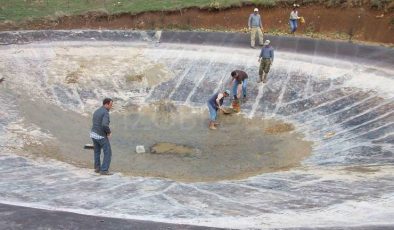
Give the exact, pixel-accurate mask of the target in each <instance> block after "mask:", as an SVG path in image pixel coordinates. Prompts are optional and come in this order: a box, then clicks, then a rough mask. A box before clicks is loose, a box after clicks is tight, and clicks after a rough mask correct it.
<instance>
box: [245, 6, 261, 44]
mask: <svg viewBox="0 0 394 230" xmlns="http://www.w3.org/2000/svg"><path fill="white" fill-rule="evenodd" d="M248 27H249V30H250V47H252V48H254V44H255V40H256V33H257V34H258V36H259V44H260V45H263V24H262V23H261V17H260V14H259V9H257V8H254V11H253V14H250V16H249V21H248Z"/></svg>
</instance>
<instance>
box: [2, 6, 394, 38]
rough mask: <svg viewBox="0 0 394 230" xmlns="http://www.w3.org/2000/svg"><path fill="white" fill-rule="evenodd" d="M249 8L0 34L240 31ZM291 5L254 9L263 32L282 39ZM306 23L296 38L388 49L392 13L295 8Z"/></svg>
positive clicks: (90, 18)
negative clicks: (95, 30)
mask: <svg viewBox="0 0 394 230" xmlns="http://www.w3.org/2000/svg"><path fill="white" fill-rule="evenodd" d="M253 8H254V6H243V7H234V8H229V9H221V10H209V9H197V8H189V9H182V10H178V11H171V12H146V13H141V14H137V15H130V14H118V15H107V14H106V13H103V12H101V13H98V12H96V13H95V12H91V13H87V14H85V15H75V16H64V17H61V18H57V19H45V20H36V21H30V22H24V23H20V24H15V23H10V22H8V23H0V30H18V29H182V30H195V29H202V30H220V31H244V32H246V31H247V30H246V28H247V20H248V17H249V14H250V13H251V12H252V11H253ZM290 11H291V6H280V7H274V8H260V14H261V15H262V19H263V25H264V30H265V32H266V33H269V34H287V33H288V31H289V25H288V18H289V14H290ZM298 11H299V16H303V17H304V18H305V20H306V22H305V24H301V25H300V27H299V29H298V31H297V32H296V34H297V35H301V36H310V37H317V38H328V39H341V40H352V41H353V40H356V41H364V42H376V43H385V44H388V45H392V44H394V11H393V9H391V8H388V9H385V10H377V9H371V8H370V7H369V6H359V7H346V8H341V7H335V8H327V7H326V6H319V5H307V6H301V7H300V8H299V10H298Z"/></svg>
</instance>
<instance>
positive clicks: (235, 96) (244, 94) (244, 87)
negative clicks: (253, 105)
mask: <svg viewBox="0 0 394 230" xmlns="http://www.w3.org/2000/svg"><path fill="white" fill-rule="evenodd" d="M247 83H248V80H247V79H244V80H243V81H242V94H243V96H244V97H246V84H247ZM238 85H239V82H238V80H234V83H233V96H234V99H237V91H238Z"/></svg>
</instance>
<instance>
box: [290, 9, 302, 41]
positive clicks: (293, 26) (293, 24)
mask: <svg viewBox="0 0 394 230" xmlns="http://www.w3.org/2000/svg"><path fill="white" fill-rule="evenodd" d="M299 6H300V5H297V4H294V5H293V10H292V11H291V12H290V19H289V24H290V33H292V34H294V32H296V30H297V28H298V22H297V21H298V20H299V19H300V18H301V17H298V11H297V8H298V7H299Z"/></svg>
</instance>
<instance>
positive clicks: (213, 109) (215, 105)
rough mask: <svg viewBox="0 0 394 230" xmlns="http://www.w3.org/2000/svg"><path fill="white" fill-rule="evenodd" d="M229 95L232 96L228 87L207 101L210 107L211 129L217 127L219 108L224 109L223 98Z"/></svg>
mask: <svg viewBox="0 0 394 230" xmlns="http://www.w3.org/2000/svg"><path fill="white" fill-rule="evenodd" d="M228 96H230V90H228V89H227V90H225V91H224V92H218V93H215V94H214V95H212V96H211V98H210V99H209V100H208V101H207V104H208V109H209V129H217V128H216V126H215V125H218V123H217V122H216V118H217V116H218V110H219V109H222V105H223V100H224V98H225V97H228Z"/></svg>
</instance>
